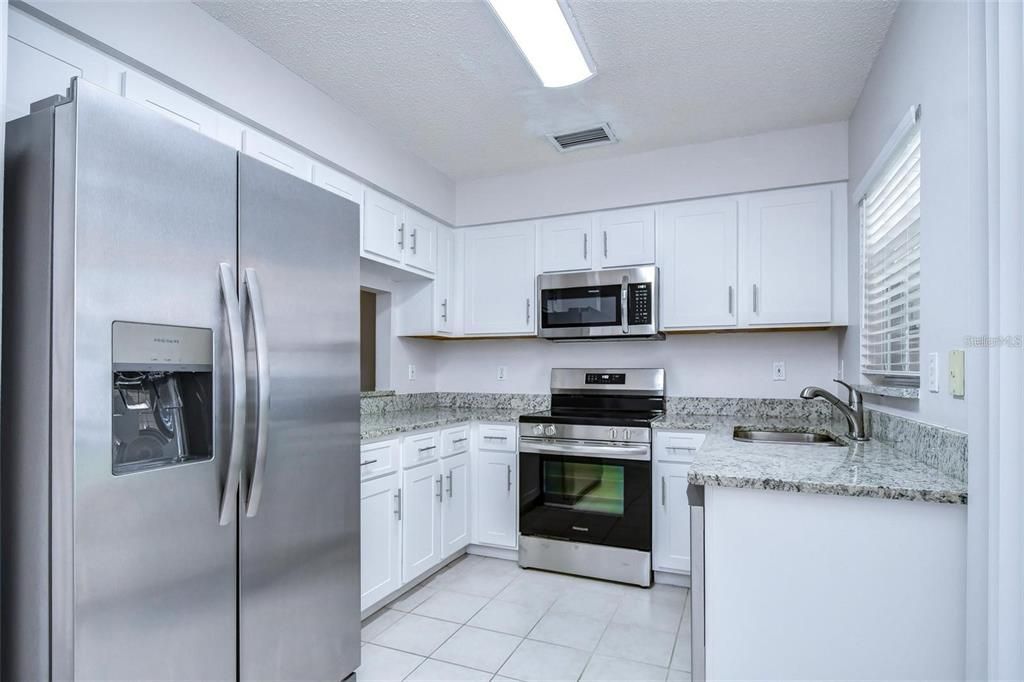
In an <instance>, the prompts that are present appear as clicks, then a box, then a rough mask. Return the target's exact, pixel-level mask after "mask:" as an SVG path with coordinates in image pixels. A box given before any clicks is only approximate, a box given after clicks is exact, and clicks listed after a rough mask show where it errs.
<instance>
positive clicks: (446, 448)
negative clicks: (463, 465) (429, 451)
mask: <svg viewBox="0 0 1024 682" xmlns="http://www.w3.org/2000/svg"><path fill="white" fill-rule="evenodd" d="M463 452H469V426H468V425H466V426H456V427H454V428H451V429H445V430H444V431H442V432H441V456H442V457H451V456H452V455H458V454H461V453H463Z"/></svg>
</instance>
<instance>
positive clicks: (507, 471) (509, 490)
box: [505, 464, 512, 492]
mask: <svg viewBox="0 0 1024 682" xmlns="http://www.w3.org/2000/svg"><path fill="white" fill-rule="evenodd" d="M505 470H506V473H507V474H508V492H512V467H511V466H509V465H508V464H506V465H505Z"/></svg>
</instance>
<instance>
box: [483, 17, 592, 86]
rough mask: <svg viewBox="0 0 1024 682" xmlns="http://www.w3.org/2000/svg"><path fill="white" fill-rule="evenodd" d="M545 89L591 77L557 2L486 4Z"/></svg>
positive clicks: (581, 50)
mask: <svg viewBox="0 0 1024 682" xmlns="http://www.w3.org/2000/svg"><path fill="white" fill-rule="evenodd" d="M487 2H488V3H489V4H490V5H491V7H492V8H493V9H494V13H495V14H497V15H498V18H499V19H501V23H503V24H505V28H506V29H507V30H508V32H509V35H511V36H512V39H513V40H515V41H516V44H517V45H518V46H519V49H520V50H521V51H522V53H523V55H524V56H525V57H526V60H527V61H528V62H530V66H532V67H533V70H534V71H536V72H537V75H538V76H539V77H540V81H541V83H543V84H544V87H546V88H560V87H563V86H565V85H572V84H573V83H579V82H580V81H582V80H585V79H587V78H589V77H590V76H592V75H593V74H594V72H593V70H592V69H591V68H590V64H589V63H588V61H587V58H586V56H585V55H584V54H583V48H582V46H581V45H580V42H579V41H578V40H577V37H576V34H575V32H574V31H573V29H572V27H571V26H570V25H569V21H568V19H567V18H566V15H565V13H564V12H563V11H562V7H561V5H560V4H559V1H558V0H487Z"/></svg>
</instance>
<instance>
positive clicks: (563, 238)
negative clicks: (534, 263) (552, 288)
mask: <svg viewBox="0 0 1024 682" xmlns="http://www.w3.org/2000/svg"><path fill="white" fill-rule="evenodd" d="M538 232H539V235H540V271H541V272H561V271H564V270H589V269H590V264H591V263H592V262H593V253H594V242H593V218H592V217H591V216H590V215H589V214H587V215H573V216H565V217H563V218H549V219H547V220H542V221H540V223H539V224H538Z"/></svg>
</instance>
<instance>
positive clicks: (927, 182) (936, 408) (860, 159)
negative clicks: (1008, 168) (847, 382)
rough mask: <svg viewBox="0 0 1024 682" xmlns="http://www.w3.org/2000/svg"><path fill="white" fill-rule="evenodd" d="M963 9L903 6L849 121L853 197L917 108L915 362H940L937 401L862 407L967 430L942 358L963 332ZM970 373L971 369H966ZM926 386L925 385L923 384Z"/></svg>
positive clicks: (845, 340)
mask: <svg viewBox="0 0 1024 682" xmlns="http://www.w3.org/2000/svg"><path fill="white" fill-rule="evenodd" d="M967 12H968V9H967V3H966V2H963V1H956V2H928V1H923V0H906V1H905V2H903V3H902V4H901V5H900V7H899V9H898V10H897V11H896V15H895V17H894V19H893V22H892V26H891V27H890V28H889V33H888V35H887V37H886V39H885V43H884V44H883V46H882V50H881V52H880V53H879V55H878V60H877V61H876V62H875V65H874V67H873V68H872V70H871V74H870V75H869V76H868V80H867V83H866V84H865V86H864V91H863V93H862V94H861V97H860V100H859V101H858V103H857V106H856V108H855V109H854V112H853V116H852V117H851V119H850V152H849V162H850V173H849V176H850V178H849V179H850V184H849V187H850V191H851V193H852V192H853V191H854V188H855V186H856V185H857V184H858V183H859V182H860V180H861V178H862V177H863V175H864V173H865V172H866V171H867V169H868V167H869V166H870V165H871V163H872V162H873V161H874V159H875V157H876V156H877V155H878V153H879V151H880V150H881V148H882V146H883V145H884V144H885V142H886V140H887V139H888V138H889V136H890V135H891V134H892V132H893V130H895V128H896V125H897V124H898V122H899V120H900V118H901V117H902V116H903V115H904V114H905V113H906V111H907V110H908V109H909V108H910V106H911V105H913V104H920V105H921V358H922V373H925V372H926V367H927V365H926V358H927V354H928V353H930V352H936V353H938V354H939V377H940V379H941V381H940V388H941V391H940V392H939V393H930V392H928V390H927V389H926V387H924V386H922V389H921V400H920V402H919V403H914V402H913V401H907V400H893V399H887V400H877V399H871V398H869V399H868V401H869V402H872V403H874V404H875V405H877V406H879V407H880V408H881V409H883V410H885V411H888V412H893V413H898V414H904V415H906V416H910V417H913V418H915V419H920V420H922V421H925V422H928V423H931V424H938V425H940V426H945V427H948V428H953V429H958V430H961V431H966V430H967V405H966V403H965V401H964V400H963V399H959V398H953V397H952V396H950V395H949V392H948V382H947V380H946V376H947V372H948V365H947V359H948V353H949V351H950V350H952V349H955V348H963V345H964V336H965V335H966V334H969V333H970V331H969V330H968V329H967V320H968V317H967V302H968V296H967V293H968V287H967V282H966V278H965V271H966V266H967V263H966V259H967V253H968V248H967V225H968V218H969V214H968V202H967V197H966V190H967V187H968V181H969V177H968V116H967V113H968V112H967V96H968V49H967V45H968V22H967ZM857 200H858V197H853V196H851V197H850V206H849V209H850V214H849V224H850V243H849V254H850V272H851V273H857V272H859V271H860V266H859V262H860V232H859V229H860V219H859V215H858V208H857ZM860 301H861V291H860V283H859V282H858V281H856V280H854V282H853V286H851V287H850V317H851V320H850V322H851V324H850V327H849V328H848V330H847V332H846V334H845V335H844V336H843V337H842V339H841V342H840V353H841V357H842V358H843V360H844V361H845V363H846V368H847V370H846V374H847V376H854V377H856V376H857V375H858V372H859V367H860V359H859V347H858V346H859V338H860V337H859V333H860V322H859V317H860V313H859V311H860V305H861V304H860ZM968 371H970V367H968ZM922 383H926V382H922Z"/></svg>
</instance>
